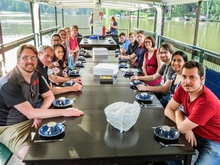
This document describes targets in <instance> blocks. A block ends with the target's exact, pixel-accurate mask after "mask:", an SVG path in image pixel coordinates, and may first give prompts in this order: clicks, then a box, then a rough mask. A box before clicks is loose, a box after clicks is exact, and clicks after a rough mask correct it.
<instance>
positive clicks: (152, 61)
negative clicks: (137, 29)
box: [142, 36, 162, 86]
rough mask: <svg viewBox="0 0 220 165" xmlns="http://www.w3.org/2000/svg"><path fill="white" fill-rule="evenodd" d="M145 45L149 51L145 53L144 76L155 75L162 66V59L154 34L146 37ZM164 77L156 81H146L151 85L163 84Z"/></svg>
mask: <svg viewBox="0 0 220 165" xmlns="http://www.w3.org/2000/svg"><path fill="white" fill-rule="evenodd" d="M144 44H145V47H146V48H147V50H148V51H147V52H146V53H145V55H144V61H143V66H142V71H143V76H148V75H153V74H155V73H156V72H158V71H159V70H160V68H161V66H162V61H161V59H160V57H159V55H158V52H157V49H156V48H154V47H155V40H154V38H153V37H152V36H147V37H146V38H145V39H144ZM161 81H162V77H159V78H158V79H156V80H154V81H146V84H147V85H149V86H155V85H161Z"/></svg>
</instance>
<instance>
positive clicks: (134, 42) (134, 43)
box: [125, 32, 139, 55]
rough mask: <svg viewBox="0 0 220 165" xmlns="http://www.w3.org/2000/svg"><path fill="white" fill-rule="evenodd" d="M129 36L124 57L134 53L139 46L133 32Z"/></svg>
mask: <svg viewBox="0 0 220 165" xmlns="http://www.w3.org/2000/svg"><path fill="white" fill-rule="evenodd" d="M128 36H129V41H130V44H129V45H128V50H127V51H126V53H125V54H126V55H131V54H133V53H134V52H135V50H136V49H137V48H138V46H139V43H138V41H137V40H136V34H135V33H134V32H130V33H129V34H128Z"/></svg>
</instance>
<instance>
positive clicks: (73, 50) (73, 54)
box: [68, 25, 79, 70]
mask: <svg viewBox="0 0 220 165" xmlns="http://www.w3.org/2000/svg"><path fill="white" fill-rule="evenodd" d="M77 34H78V26H77V25H73V26H72V28H71V33H70V38H69V59H68V67H69V69H70V70H72V69H73V68H74V64H75V63H76V62H77V58H78V53H79V45H78V41H77Z"/></svg>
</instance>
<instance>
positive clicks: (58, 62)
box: [48, 44, 68, 86]
mask: <svg viewBox="0 0 220 165" xmlns="http://www.w3.org/2000/svg"><path fill="white" fill-rule="evenodd" d="M53 49H54V52H55V55H54V57H53V59H52V63H51V64H50V65H49V67H48V68H49V70H48V74H54V75H56V76H61V77H68V74H67V65H66V64H65V49H64V47H63V45H61V44H57V45H53ZM51 83H52V85H54V86H59V85H60V83H56V82H52V81H51Z"/></svg>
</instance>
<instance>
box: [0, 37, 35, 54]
mask: <svg viewBox="0 0 220 165" xmlns="http://www.w3.org/2000/svg"><path fill="white" fill-rule="evenodd" d="M34 37H35V34H34V33H32V34H30V35H27V36H26V37H22V38H20V39H18V40H14V41H12V42H9V43H5V44H0V50H4V52H7V51H9V50H11V49H14V48H16V47H18V46H19V45H21V44H23V43H26V42H29V41H31V40H34Z"/></svg>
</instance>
